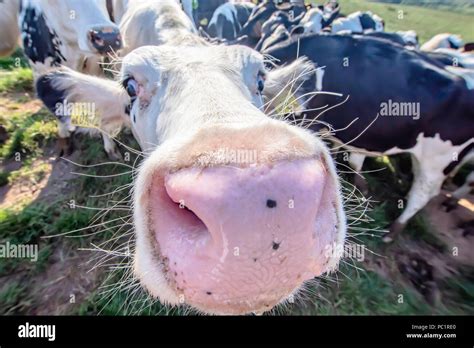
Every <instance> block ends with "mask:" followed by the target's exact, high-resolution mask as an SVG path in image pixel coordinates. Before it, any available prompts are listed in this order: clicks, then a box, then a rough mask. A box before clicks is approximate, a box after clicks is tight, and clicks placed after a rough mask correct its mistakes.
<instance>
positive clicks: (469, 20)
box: [339, 0, 474, 42]
mask: <svg viewBox="0 0 474 348" xmlns="http://www.w3.org/2000/svg"><path fill="white" fill-rule="evenodd" d="M339 2H340V4H341V9H342V12H343V13H344V14H349V13H351V12H355V11H360V10H370V11H372V12H374V13H377V14H378V15H379V16H381V17H382V18H383V19H384V20H385V23H386V26H387V31H396V30H415V31H416V32H417V33H418V35H419V37H420V40H421V42H425V41H426V40H429V39H430V38H431V37H433V36H434V35H436V34H439V33H444V32H448V33H453V34H459V35H461V36H462V37H463V39H464V41H465V42H471V41H474V14H463V13H458V12H452V11H446V10H436V9H430V8H424V7H418V6H406V5H397V4H387V3H376V2H372V1H366V0H340V1H339ZM399 11H403V19H399V18H398V16H399Z"/></svg>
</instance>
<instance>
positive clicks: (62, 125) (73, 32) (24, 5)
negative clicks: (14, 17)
mask: <svg viewBox="0 0 474 348" xmlns="http://www.w3.org/2000/svg"><path fill="white" fill-rule="evenodd" d="M18 23H19V28H20V32H21V41H22V48H23V50H24V53H25V55H26V56H27V57H28V60H29V62H30V65H31V67H32V69H33V75H34V78H35V80H36V78H37V77H38V76H39V75H40V74H42V73H45V72H47V71H49V70H51V69H54V68H57V67H59V66H67V67H69V68H71V69H74V70H77V71H81V72H86V73H90V74H95V75H99V74H101V73H102V68H101V67H100V65H99V63H100V62H101V60H102V58H103V57H104V56H107V55H108V54H109V53H111V52H113V51H114V50H117V49H120V48H121V47H122V39H121V36H120V32H119V29H118V26H117V25H115V24H114V23H113V22H112V21H111V20H110V18H109V14H108V12H107V7H106V3H105V1H104V0H100V1H95V0H80V1H79V0H21V3H20V13H19V20H18ZM69 109H70V108H68V107H67V108H64V106H61V107H59V106H58V109H57V110H56V112H55V116H56V117H57V119H58V128H59V137H60V143H61V144H63V145H65V144H68V143H69V141H68V139H69V137H70V135H71V133H72V132H74V130H75V126H74V125H73V124H72V123H71V115H70V113H69V112H67V110H69ZM103 139H104V146H105V150H106V152H107V153H108V154H109V156H110V157H111V158H117V157H118V153H117V150H116V146H115V143H114V142H113V140H112V139H111V138H110V137H109V136H108V135H107V133H104V134H103ZM64 150H65V149H64V148H63V149H62V151H64ZM69 150H70V149H69Z"/></svg>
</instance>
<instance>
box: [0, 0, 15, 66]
mask: <svg viewBox="0 0 474 348" xmlns="http://www.w3.org/2000/svg"><path fill="white" fill-rule="evenodd" d="M19 10H20V0H6V1H5V0H0V57H2V56H9V55H10V54H11V53H12V52H13V51H14V50H15V48H16V47H17V45H18V43H19V38H20V31H19V29H18V25H17V22H18V11H19Z"/></svg>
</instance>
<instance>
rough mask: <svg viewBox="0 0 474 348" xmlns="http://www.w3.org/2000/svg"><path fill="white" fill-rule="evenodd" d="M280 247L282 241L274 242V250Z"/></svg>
mask: <svg viewBox="0 0 474 348" xmlns="http://www.w3.org/2000/svg"><path fill="white" fill-rule="evenodd" d="M279 247H280V243H277V242H273V246H272V248H273V250H278V248H279Z"/></svg>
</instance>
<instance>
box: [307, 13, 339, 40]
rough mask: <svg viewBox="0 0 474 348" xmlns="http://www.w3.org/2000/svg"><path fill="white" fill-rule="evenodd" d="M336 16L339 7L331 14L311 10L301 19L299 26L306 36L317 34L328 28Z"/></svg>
mask: <svg viewBox="0 0 474 348" xmlns="http://www.w3.org/2000/svg"><path fill="white" fill-rule="evenodd" d="M338 16H339V7H337V8H336V9H334V11H333V12H327V11H323V10H321V9H320V8H312V9H310V10H308V11H307V12H306V13H305V15H304V16H303V17H302V18H301V21H300V25H301V26H302V27H303V28H304V32H305V33H307V34H310V33H319V32H321V31H322V30H323V29H325V28H329V27H330V26H331V24H332V22H333V21H334V20H335V19H336V18H337V17H338Z"/></svg>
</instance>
